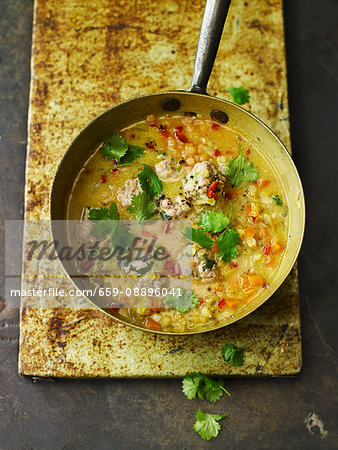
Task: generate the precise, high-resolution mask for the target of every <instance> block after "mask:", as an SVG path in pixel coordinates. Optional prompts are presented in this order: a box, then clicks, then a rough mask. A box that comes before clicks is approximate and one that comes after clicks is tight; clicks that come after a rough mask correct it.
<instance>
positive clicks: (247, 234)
mask: <svg viewBox="0 0 338 450" xmlns="http://www.w3.org/2000/svg"><path fill="white" fill-rule="evenodd" d="M256 233H257V230H256V229H255V228H252V227H246V228H245V230H244V236H245V237H251V238H253V237H254V236H255V234H256Z"/></svg>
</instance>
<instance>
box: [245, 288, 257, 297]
mask: <svg viewBox="0 0 338 450" xmlns="http://www.w3.org/2000/svg"><path fill="white" fill-rule="evenodd" d="M254 292H255V291H254V290H253V289H248V290H247V291H245V296H246V297H251V295H252V294H253V293H254Z"/></svg>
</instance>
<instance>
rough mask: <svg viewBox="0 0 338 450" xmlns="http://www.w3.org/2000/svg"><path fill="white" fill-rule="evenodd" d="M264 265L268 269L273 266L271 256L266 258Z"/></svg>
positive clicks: (273, 260)
mask: <svg viewBox="0 0 338 450" xmlns="http://www.w3.org/2000/svg"><path fill="white" fill-rule="evenodd" d="M265 264H266V265H267V266H268V267H273V265H274V264H275V258H274V257H273V256H268V257H267V258H266V260H265Z"/></svg>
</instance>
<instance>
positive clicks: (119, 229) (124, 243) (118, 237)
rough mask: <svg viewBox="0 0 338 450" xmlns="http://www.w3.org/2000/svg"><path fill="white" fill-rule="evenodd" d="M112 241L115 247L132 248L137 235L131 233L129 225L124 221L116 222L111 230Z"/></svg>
mask: <svg viewBox="0 0 338 450" xmlns="http://www.w3.org/2000/svg"><path fill="white" fill-rule="evenodd" d="M110 237H111V243H112V246H113V247H114V248H116V247H121V248H122V249H123V250H126V249H127V248H130V247H131V245H132V243H133V242H134V239H135V237H134V236H133V235H132V234H131V233H130V231H129V229H128V227H126V226H125V225H123V223H122V224H121V223H116V222H115V223H114V224H113V226H112V228H111V232H110Z"/></svg>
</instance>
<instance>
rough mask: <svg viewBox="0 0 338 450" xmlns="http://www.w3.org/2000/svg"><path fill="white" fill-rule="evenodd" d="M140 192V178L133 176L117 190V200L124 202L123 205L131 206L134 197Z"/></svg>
mask: <svg viewBox="0 0 338 450" xmlns="http://www.w3.org/2000/svg"><path fill="white" fill-rule="evenodd" d="M140 192H142V189H141V186H140V183H139V181H138V179H137V178H131V179H130V180H127V181H126V182H125V184H124V185H123V186H122V187H121V188H120V189H119V190H118V191H117V200H118V201H119V202H121V203H122V206H125V207H126V206H131V199H132V197H133V196H134V195H137V194H139V193H140Z"/></svg>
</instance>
